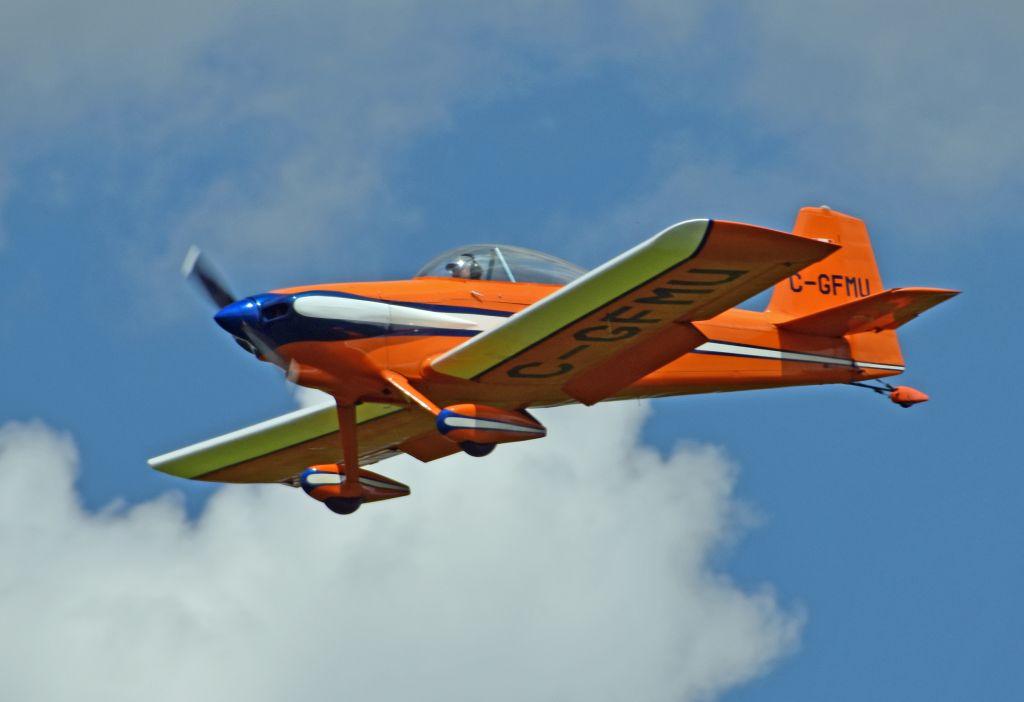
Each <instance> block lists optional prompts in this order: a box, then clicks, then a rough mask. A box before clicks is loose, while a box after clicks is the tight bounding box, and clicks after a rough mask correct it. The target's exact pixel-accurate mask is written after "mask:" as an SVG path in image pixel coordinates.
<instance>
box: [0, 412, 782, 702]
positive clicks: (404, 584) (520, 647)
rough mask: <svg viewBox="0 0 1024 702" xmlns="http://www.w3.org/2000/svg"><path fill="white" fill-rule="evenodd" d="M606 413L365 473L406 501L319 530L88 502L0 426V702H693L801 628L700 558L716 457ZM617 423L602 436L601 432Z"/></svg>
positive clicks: (44, 440) (747, 671)
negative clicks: (521, 439)
mask: <svg viewBox="0 0 1024 702" xmlns="http://www.w3.org/2000/svg"><path fill="white" fill-rule="evenodd" d="M644 415H645V411H644V410H642V409H638V408H637V407H636V406H635V405H633V404H627V403H621V404H618V405H612V406H601V407H596V408H591V409H581V408H575V409H568V410H564V409H563V410H557V411H550V412H547V413H545V415H544V419H545V421H546V422H547V423H548V424H549V425H550V428H551V430H552V436H551V437H549V438H548V439H546V440H544V441H538V442H533V443H532V444H521V445H517V446H508V447H500V448H499V450H498V451H497V452H496V453H495V454H494V455H493V456H491V457H490V458H489V459H487V460H475V459H470V458H468V457H466V458H452V459H447V460H444V461H442V462H438V463H435V464H431V465H422V464H417V463H414V462H412V461H404V462H403V461H402V460H394V461H391V462H389V463H387V464H386V467H385V466H382V469H384V470H385V471H386V472H387V473H389V474H392V475H395V476H396V477H398V478H399V479H402V480H404V481H406V482H409V483H410V484H412V486H413V495H412V496H411V497H409V498H401V499H400V500H397V501H395V502H391V503H384V504H379V505H369V506H367V507H365V508H364V509H363V510H361V511H360V512H359V513H358V514H356V515H354V516H353V517H351V518H338V517H336V516H334V515H332V514H331V513H329V512H328V511H327V510H326V509H324V508H323V507H322V506H321V505H319V504H316V503H315V502H313V501H311V500H309V499H308V498H306V497H305V496H304V495H303V494H302V493H300V492H298V491H292V490H289V489H287V488H282V487H277V486H269V487H248V488H246V487H235V488H227V489H224V490H222V491H220V492H218V493H217V494H215V495H214V497H213V498H212V499H211V500H210V502H209V504H208V506H207V508H206V509H205V511H204V512H203V513H202V515H201V516H200V517H199V519H198V521H197V522H195V523H190V522H188V521H187V519H186V517H185V515H184V513H183V510H182V506H181V504H180V502H179V501H178V500H176V499H175V498H174V497H173V496H165V497H163V498H161V499H158V500H155V501H153V502H148V503H144V504H140V505H136V506H133V507H130V508H116V507H114V508H111V509H109V510H106V511H104V512H101V513H98V514H93V513H88V512H85V511H83V510H82V508H81V507H80V505H79V501H78V498H77V495H76V492H75V489H74V486H73V479H74V473H75V470H76V463H77V458H76V455H75V450H74V446H73V444H72V442H71V440H70V439H69V438H67V437H65V436H61V435H58V434H55V433H54V432H53V431H52V430H50V429H48V428H46V427H45V426H42V425H40V424H18V423H11V424H8V425H6V426H4V427H2V428H0V553H2V554H3V558H4V561H5V567H4V568H3V570H2V572H0V591H2V592H3V593H4V596H3V598H0V620H2V621H3V622H4V636H3V637H2V638H0V696H3V697H4V698H5V699H38V700H51V699H72V698H74V699H138V698H140V697H143V696H144V697H145V698H147V699H153V700H159V699H185V698H188V699H211V700H213V699H218V700H220V699H235V698H243V697H244V698H247V699H255V700H260V699H268V700H274V699H282V698H284V697H288V698H293V699H309V698H311V697H312V696H313V694H318V695H324V694H326V695H332V696H335V697H337V696H339V695H341V696H344V697H351V698H367V699H374V700H392V699H394V700H407V699H410V698H411V697H413V696H415V697H416V698H417V699H444V700H470V699H472V700H478V699H489V700H504V699H509V700H521V699H553V700H554V699H558V700H562V699H587V700H622V699H633V698H637V699H644V700H694V699H707V698H709V697H713V696H716V695H717V694H718V693H720V692H722V691H724V690H726V689H728V688H731V687H733V686H735V685H737V684H740V683H742V682H743V681H746V680H749V679H751V678H752V677H754V676H756V675H759V674H762V673H764V672H765V671H766V670H767V669H768V667H769V666H770V665H771V664H772V663H773V662H774V661H775V660H776V659H777V658H778V657H779V656H781V655H784V654H786V653H788V652H791V651H792V650H793V649H794V647H795V645H796V642H797V637H798V633H799V629H800V626H801V616H800V614H799V613H794V612H787V611H785V610H783V609H781V608H780V607H779V605H778V604H777V602H776V600H775V598H774V596H773V595H772V593H771V591H770V590H768V589H766V588H761V589H758V590H756V591H745V590H743V589H740V588H738V587H737V586H735V585H734V584H732V583H731V582H730V581H729V579H728V577H727V576H725V575H724V574H722V573H720V572H716V571H714V570H713V569H712V567H711V565H710V562H709V557H710V555H711V554H713V553H714V552H716V550H717V549H720V548H721V547H722V546H723V545H727V544H728V543H730V542H731V540H732V539H734V538H735V536H736V535H737V529H738V528H739V527H740V526H741V525H742V523H743V521H744V520H743V510H742V507H741V506H739V505H738V504H737V503H736V501H735V500H734V498H732V496H731V489H732V484H733V480H734V468H733V467H732V466H731V465H730V464H729V462H728V461H727V460H725V459H724V458H723V457H722V455H721V454H720V453H719V452H718V451H716V450H714V449H711V448H706V447H703V448H702V447H688V448H681V449H679V450H677V451H676V452H675V453H674V454H673V455H672V456H670V457H669V458H668V459H662V458H660V457H659V456H658V455H657V454H656V453H654V452H653V451H651V450H650V449H647V448H645V447H643V446H642V445H639V444H638V436H639V431H640V427H641V424H642V421H643V418H644ZM612 428H614V430H612Z"/></svg>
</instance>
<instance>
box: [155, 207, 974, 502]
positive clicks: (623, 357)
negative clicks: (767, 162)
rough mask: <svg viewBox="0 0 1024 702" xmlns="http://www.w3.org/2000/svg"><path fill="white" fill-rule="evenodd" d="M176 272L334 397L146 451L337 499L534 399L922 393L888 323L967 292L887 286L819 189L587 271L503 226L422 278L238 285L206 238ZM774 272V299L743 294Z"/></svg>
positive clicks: (480, 441)
mask: <svg viewBox="0 0 1024 702" xmlns="http://www.w3.org/2000/svg"><path fill="white" fill-rule="evenodd" d="M184 272H185V274H186V275H187V276H190V277H192V278H194V279H195V280H196V281H197V282H198V283H199V284H200V285H201V286H202V287H203V289H204V290H205V291H206V293H207V295H208V296H209V297H210V298H211V299H212V300H213V301H214V302H215V303H216V304H217V306H218V307H219V308H220V311H219V312H218V313H217V314H216V316H215V317H214V319H215V320H216V321H217V323H218V324H219V325H220V326H221V327H223V328H224V329H225V330H226V331H227V332H228V333H230V334H231V335H232V336H234V338H235V340H236V341H237V342H238V344H239V345H241V346H242V347H243V348H244V349H246V350H247V351H249V352H250V353H252V354H253V355H254V356H256V357H257V358H258V359H260V360H262V361H267V362H269V363H273V364H276V365H277V366H279V367H281V368H282V369H283V370H284V371H285V373H286V374H287V377H288V378H289V379H290V380H291V381H292V382H295V383H297V384H299V385H303V386H306V387H310V388H317V389H319V390H323V391H325V392H327V393H329V394H330V395H331V396H332V397H333V398H334V400H335V403H334V405H333V406H325V407H318V408H309V409H303V410H299V411H296V412H292V413H290V414H286V415H284V416H282V417H278V418H276V419H272V420H269V421H266V422H262V423H260V424H256V425H254V426H251V427H248V428H245V429H241V430H239V431H236V432H233V433H230V434H227V435H224V436H221V437H218V438H215V439H210V440H208V441H204V442H202V443H199V444H195V445H193V446H189V447H187V448H184V449H180V450H177V451H173V452H171V453H168V454H165V455H162V456H159V457H157V458H153V459H151V460H150V461H149V464H150V465H151V466H152V467H153V468H155V469H157V470H160V471H163V472H165V473H170V474H171V475H176V476H180V477H184V478H190V479H194V480H208V481H219V482H227V483H283V484H285V485H290V486H293V487H301V488H303V490H305V492H306V493H307V494H309V495H310V496H312V497H314V498H315V499H317V500H320V501H321V502H324V503H325V504H326V505H327V507H328V508H330V509H331V510H332V511H334V512H337V513H340V514H349V513H351V512H354V511H355V510H356V509H358V508H359V506H360V505H362V504H363V503H365V502H375V501H378V500H386V499H390V498H393V497H400V496H402V495H407V494H409V488H408V487H407V486H406V485H403V484H402V483H399V482H397V481H395V480H392V479H390V478H387V477H385V476H383V475H379V474H377V473H373V472H371V471H369V470H366V469H365V468H363V467H362V466H366V465H369V464H372V463H375V462H377V461H380V460H383V459H385V458H388V457H390V456H394V455H396V454H398V453H407V454H409V455H411V456H414V457H415V458H417V459H419V460H421V461H433V460H435V459H438V458H442V457H444V456H448V455H450V454H454V453H457V452H459V451H464V452H465V453H468V454H470V455H472V456H485V455H487V454H488V453H490V452H491V451H492V450H493V449H494V447H495V446H496V445H497V444H501V443H508V442H512V441H524V440H527V439H537V438H540V437H543V436H545V434H546V430H545V428H544V427H543V426H542V425H541V424H540V423H539V422H538V421H537V420H536V419H534V417H533V416H531V415H530V413H529V412H528V411H527V410H528V408H530V407H548V406H553V405H563V404H568V403H571V402H581V403H583V404H586V405H592V404H594V403H596V402H600V401H602V400H620V399H625V398H639V397H661V396H667V395H684V394H692V393H705V392H726V391H732V390H755V389H760V388H774V387H784V386H790V385H815V384H823V383H850V384H854V385H863V386H865V387H868V388H870V389H872V390H874V391H876V392H879V393H885V394H888V395H889V397H890V398H891V399H892V401H893V402H895V403H897V404H899V405H902V406H903V407H909V406H911V405H913V404H916V403H919V402H924V401H925V400H927V399H928V397H927V395H925V394H924V393H922V392H919V391H917V390H914V389H913V388H909V387H905V386H904V387H892V386H891V385H888V384H885V383H882V382H881V381H879V379H880V378H884V377H886V376H892V375H896V374H898V373H901V372H902V371H903V369H904V365H903V357H902V355H901V354H900V347H899V343H898V341H897V338H896V331H895V330H896V328H897V327H900V326H901V325H903V324H904V323H906V322H908V321H910V320H911V319H913V318H914V317H916V316H917V315H918V314H920V313H921V312H923V311H925V310H927V309H929V308H930V307H933V306H935V305H937V304H939V303H940V302H943V301H944V300H947V299H949V298H950V297H952V296H954V295H956V294H957V291H955V290H942V289H937V288H892V289H889V290H886V289H884V288H883V287H882V281H881V278H880V277H879V274H878V268H877V266H876V264H875V258H874V254H873V252H872V250H871V243H870V241H869V239H868V233H867V229H866V227H865V226H864V223H863V222H862V221H861V220H859V219H856V218H854V217H851V216H849V215H845V214H841V213H839V212H835V211H833V210H831V209H829V208H827V207H818V208H804V209H802V210H801V211H800V213H799V215H798V216H797V220H796V224H795V226H794V228H793V232H792V233H791V234H788V233H785V232H780V231H775V230H771V229H765V228H762V227H757V226H753V225H750V224H740V223H736V222H726V221H721V220H708V219H697V220H689V221H686V222H681V223H679V224H675V225H673V226H671V227H669V228H668V229H666V230H664V231H663V232H661V233H659V234H657V235H655V236H654V237H652V238H651V239H648V240H647V241H645V242H643V243H641V244H639V245H638V246H636V247H634V248H632V249H630V250H629V251H627V252H625V253H623V254H622V255H620V256H618V257H616V258H614V259H612V260H611V261H608V262H607V263H605V264H604V265H602V266H599V267H598V268H595V269H594V270H592V271H590V272H585V271H583V270H581V269H580V268H577V267H576V266H574V265H572V264H570V263H567V262H565V261H562V260H560V259H557V258H554V257H552V256H548V255H545V254H542V253H538V252H535V251H530V250H527V249H523V248H519V247H515V246H504V245H494V244H483V245H473V246H463V247H459V248H457V249H452V250H451V251H449V252H447V253H444V254H442V255H440V256H438V257H437V258H435V259H434V260H432V261H430V262H429V263H427V265H426V266H424V267H423V268H422V269H421V270H420V271H419V272H418V273H417V274H416V277H415V278H413V279H412V280H400V281H390V282H360V283H334V284H327V285H308V286H302V287H295V288H283V289H280V290H274V291H272V292H268V293H263V294H260V295H254V296H252V297H247V298H244V299H240V300H239V299H236V298H235V297H234V296H233V295H231V294H230V293H229V292H228V291H227V288H226V287H225V286H224V285H223V284H222V283H221V282H220V281H219V280H218V279H217V277H216V276H215V275H213V273H212V271H211V269H210V267H209V266H208V265H207V264H206V263H205V262H204V259H203V258H202V257H201V255H200V254H199V252H198V250H197V249H195V248H193V249H192V250H191V251H190V252H189V255H188V257H187V258H186V260H185V265H184ZM771 286H774V290H773V292H772V296H771V301H770V302H769V303H768V307H767V309H766V310H765V311H763V312H755V311H750V310H741V309H735V305H737V304H738V303H740V302H742V301H744V300H746V299H748V298H750V297H751V296H753V295H756V294H757V293H759V292H761V291H763V290H766V289H767V288H769V287H771ZM869 381H874V382H869Z"/></svg>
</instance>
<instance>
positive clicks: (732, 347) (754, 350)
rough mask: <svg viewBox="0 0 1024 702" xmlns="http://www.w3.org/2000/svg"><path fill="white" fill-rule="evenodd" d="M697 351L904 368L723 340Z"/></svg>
mask: <svg viewBox="0 0 1024 702" xmlns="http://www.w3.org/2000/svg"><path fill="white" fill-rule="evenodd" d="M694 350H695V351H703V352H704V353H714V354H726V355H729V356H747V357H748V358H770V359H774V360H777V361H799V362H803V363H824V364H827V365H833V366H852V367H856V368H877V369H879V370H896V371H901V370H903V366H894V365H890V364H888V363H870V362H867V361H854V360H851V359H849V358H836V357H835V356H819V355H818V354H813V353H801V352H799V351H786V350H784V349H765V348H758V347H754V346H741V345H737V344H726V343H723V342H721V341H709V342H707V343H704V344H701V345H700V346H698V347H697V348H696V349H694Z"/></svg>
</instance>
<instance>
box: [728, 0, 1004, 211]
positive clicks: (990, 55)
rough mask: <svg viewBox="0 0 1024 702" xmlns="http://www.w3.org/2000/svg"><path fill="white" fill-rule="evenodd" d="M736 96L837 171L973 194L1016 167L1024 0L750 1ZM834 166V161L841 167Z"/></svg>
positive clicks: (854, 177)
mask: <svg viewBox="0 0 1024 702" xmlns="http://www.w3.org/2000/svg"><path fill="white" fill-rule="evenodd" d="M748 7H749V9H750V12H751V16H752V19H753V21H754V23H755V25H756V27H757V30H756V32H755V33H754V45H753V47H751V49H752V54H751V55H752V56H753V57H754V59H755V60H752V61H751V62H750V65H749V66H748V67H747V68H746V70H744V71H743V72H742V74H741V77H740V80H739V83H738V86H737V87H738V88H739V91H738V94H739V100H738V102H740V103H746V104H747V105H748V106H749V107H750V108H752V109H753V110H754V112H755V114H757V115H758V116H759V117H760V118H761V119H763V120H764V121H766V122H767V123H768V124H770V125H774V127H775V128H779V129H781V130H783V131H785V132H786V133H789V134H791V135H799V140H798V142H797V143H798V145H799V148H800V150H801V151H802V152H803V156H804V158H806V159H807V160H808V161H810V162H812V163H817V164H818V165H819V167H820V169H819V174H820V175H821V176H823V177H826V178H828V179H830V180H835V181H837V182H842V181H843V180H844V178H843V173H842V170H844V169H846V170H847V171H848V174H846V177H845V180H847V181H848V182H856V181H858V180H869V182H875V183H877V184H879V185H880V186H882V187H883V188H892V187H894V186H897V187H900V188H901V189H903V190H904V191H905V192H906V191H908V190H909V191H911V192H913V190H914V189H916V188H921V189H924V190H927V191H930V192H932V193H933V196H932V198H933V199H934V193H935V192H936V191H938V192H939V193H940V194H950V193H955V194H958V195H962V196H972V195H976V194H977V193H983V192H985V191H988V190H990V189H992V188H994V187H998V186H999V184H1000V183H1001V182H1002V181H1004V180H1005V179H1006V178H1007V177H1010V176H1013V177H1019V173H1018V170H1019V168H1018V164H1019V163H1020V161H1021V158H1022V156H1024V136H1022V134H1021V131H1020V129H1019V128H1018V123H1019V115H1020V114H1021V111H1022V109H1024V98H1022V96H1021V94H1020V91H1015V90H1012V89H1010V88H1009V86H1011V85H1014V84H1015V80H1016V67H1017V66H1019V65H1020V64H1021V61H1022V60H1024V43H1022V42H1021V41H1020V27H1021V23H1022V22H1024V6H1021V5H1020V4H1019V3H1007V2H1003V0H981V1H979V2H973V3H970V4H964V3H955V2H945V3H934V2H920V1H914V0H911V1H905V2H896V3H893V2H882V1H879V0H869V1H866V2H858V3H846V2H843V3H818V2H815V3H808V2H805V1H804V0H785V1H784V2H776V3H770V4H769V3H749V5H748ZM837 171H838V172H837Z"/></svg>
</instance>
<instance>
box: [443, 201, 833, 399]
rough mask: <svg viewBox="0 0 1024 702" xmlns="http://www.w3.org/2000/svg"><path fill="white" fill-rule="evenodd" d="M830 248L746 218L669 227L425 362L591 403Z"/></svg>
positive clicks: (695, 342)
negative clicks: (545, 387) (544, 387)
mask: <svg viewBox="0 0 1024 702" xmlns="http://www.w3.org/2000/svg"><path fill="white" fill-rule="evenodd" d="M837 248H838V247H837V246H836V245H834V244H831V243H828V242H824V241H818V240H815V239H808V238H804V237H795V236H792V235H791V234H786V233H784V232H779V231H775V230H772V229H765V228H762V227H755V226H752V225H749V224H740V223H736V222H725V221H713V220H705V219H702V220H689V221H686V222H680V223H679V224H675V225H673V226H671V227H669V228H668V229H666V230H664V231H663V232H661V233H659V234H657V235H655V236H654V237H652V238H651V239H648V240H647V241H645V242H643V243H641V244H639V245H638V246H636V247H634V248H633V249H630V250H629V251H627V252H625V253H623V254H622V255H620V256H618V257H616V258H614V259H612V260H611V261H609V262H607V263H605V264H604V265H602V266H600V267H598V268H596V269H594V270H593V271H590V272H589V273H587V274H586V275H584V276H583V277H581V278H579V279H578V280H576V281H574V282H572V283H570V284H569V285H566V286H565V287H564V288H562V289H561V290H559V291H558V292H556V293H554V294H552V295H550V296H548V297H546V298H544V299H543V300H541V301H540V302H538V303H536V304H534V305H531V306H530V307H528V308H527V309H525V310H523V311H522V312H519V313H517V314H515V315H513V316H512V317H511V318H510V319H509V320H508V321H507V322H506V323H505V324H503V325H501V326H500V327H497V328H495V329H491V330H489V331H487V332H484V333H483V334H480V335H479V336H476V337H474V338H473V339H471V340H470V341H468V342H466V343H465V344H462V345H461V346H458V347H456V348H455V349H452V350H451V351H449V352H448V353H446V354H444V355H442V356H440V357H438V358H437V359H435V360H434V361H433V362H432V363H431V366H432V368H433V369H434V370H436V371H438V372H440V373H444V374H446V375H450V376H455V377H458V378H463V379H467V380H475V381H478V382H483V383H494V384H501V385H531V384H557V385H559V386H560V387H561V388H562V389H563V391H564V392H566V394H568V395H569V396H570V397H573V398H575V399H577V400H579V401H581V402H585V403H587V404H592V403H594V402H598V401H599V400H602V399H604V398H605V397H608V396H609V395H611V394H613V393H614V392H615V391H617V390H620V389H621V388H624V387H626V386H627V385H629V384H630V383H632V382H634V381H636V380H638V379H639V378H641V377H643V376H644V375H646V374H648V373H650V372H652V371H654V370H656V369H658V368H660V367H661V366H663V365H665V364H666V363H668V362H669V361H671V360H673V359H675V358H678V357H679V356H681V355H683V354H685V353H687V352H689V351H691V350H693V349H694V348H696V347H697V346H699V345H700V344H701V343H703V342H704V341H705V340H706V339H705V337H704V336H703V335H702V334H701V333H700V332H699V331H698V330H697V328H696V327H695V326H694V325H693V324H691V322H694V321H699V320H704V319H710V318H711V317H714V316H716V315H718V314H720V313H721V312H723V311H725V310H727V309H730V308H731V307H734V306H735V305H736V304H738V303H740V302H742V301H743V300H746V299H747V298H749V297H751V296H753V295H756V294H757V293H759V292H761V291H762V290H764V289H766V288H769V287H771V286H772V285H774V284H775V283H777V282H779V281H780V280H783V279H784V278H786V277H787V276H789V275H791V274H792V273H794V272H796V271H797V270H800V269H801V268H804V267H806V266H807V265H810V264H811V263H814V262H816V261H819V260H821V259H823V258H825V257H826V256H828V255H829V254H830V253H832V252H833V251H835V250H836V249H837Z"/></svg>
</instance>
